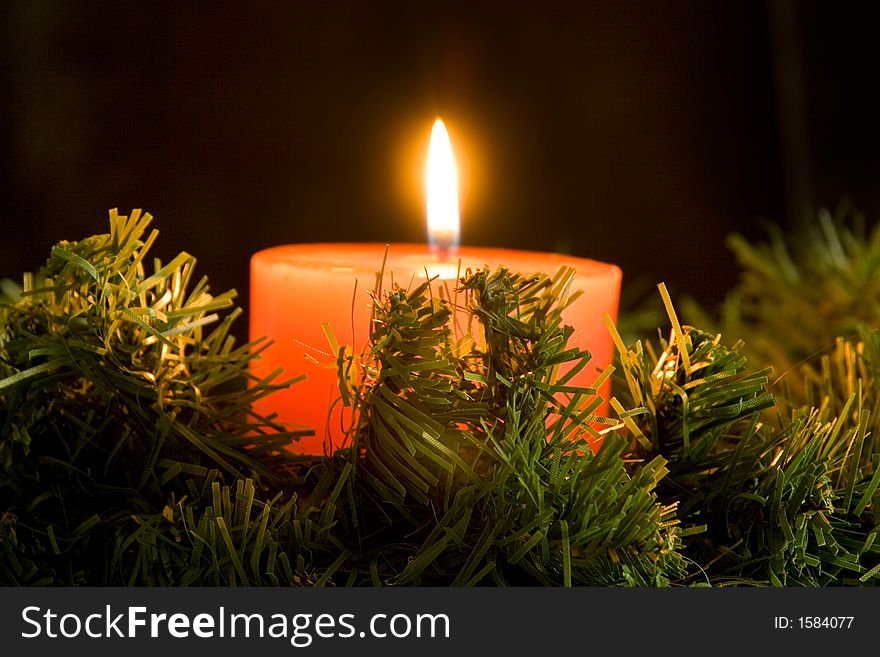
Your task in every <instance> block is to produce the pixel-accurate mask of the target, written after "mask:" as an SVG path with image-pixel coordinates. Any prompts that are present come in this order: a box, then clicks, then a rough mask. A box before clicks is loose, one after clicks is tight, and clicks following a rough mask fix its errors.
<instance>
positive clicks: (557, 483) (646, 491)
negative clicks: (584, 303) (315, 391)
mask: <svg viewBox="0 0 880 657" xmlns="http://www.w3.org/2000/svg"><path fill="white" fill-rule="evenodd" d="M150 219H151V218H150V216H149V215H141V213H140V212H139V211H134V212H133V213H132V215H131V216H130V217H123V216H119V215H117V214H116V213H115V212H111V217H110V232H109V233H108V234H104V235H95V236H92V237H88V238H86V239H83V240H80V241H78V242H61V243H59V244H58V245H56V246H55V247H54V248H53V249H52V252H51V255H50V257H49V259H48V260H47V262H46V265H45V266H44V267H43V268H42V269H41V270H40V271H39V272H38V273H37V274H36V275H26V276H25V277H24V286H23V288H21V289H19V288H17V287H16V286H14V285H12V284H10V283H9V282H8V281H4V284H3V287H2V291H3V293H4V295H5V300H4V301H3V303H2V306H0V313H2V314H0V514H2V515H0V583H2V584H6V585H38V584H67V585H70V584H74V585H75V584H81V585H99V584H102V585H168V586H190V585H222V586H227V585H244V586H248V585H272V586H276V585H280V586H290V585H294V586H296V585H300V586H324V585H360V584H367V585H377V586H380V585H459V586H462V585H464V586H473V585H484V584H486V585H524V584H525V585H535V584H538V585H550V586H569V585H598V586H668V585H676V586H678V585H702V584H709V585H758V586H764V585H773V586H829V585H847V586H857V585H869V584H874V583H876V582H877V579H878V576H880V545H876V543H877V541H876V540H875V539H876V537H877V532H878V520H880V517H878V516H880V507H878V498H880V449H878V448H880V445H878V438H877V436H878V429H880V427H878V426H877V425H878V422H880V412H878V411H880V409H878V408H877V406H878V404H880V401H878V392H877V384H876V383H875V381H876V378H877V375H878V372H880V338H878V335H877V333H876V331H875V328H876V326H877V321H878V317H877V312H878V311H877V307H876V306H877V300H876V299H875V298H874V296H876V293H877V289H880V288H878V286H877V285H876V280H877V279H876V276H877V275H876V273H875V272H876V271H877V265H878V263H880V246H878V245H880V231H872V232H870V233H867V232H865V231H864V229H862V228H858V227H857V225H856V227H851V226H850V224H848V223H846V222H845V221H844V220H843V219H842V218H839V219H837V220H834V219H831V218H830V217H829V216H827V215H823V216H822V217H820V221H819V224H818V231H817V232H816V233H815V234H814V235H813V236H812V237H811V238H809V239H807V240H806V241H802V242H798V241H797V240H794V239H793V238H791V237H788V236H783V235H781V234H777V235H774V236H773V237H772V241H771V243H770V245H768V246H764V245H757V246H752V245H749V244H748V243H746V242H745V241H743V240H740V239H737V238H733V241H732V244H733V246H734V248H735V249H736V251H737V253H738V255H739V257H740V261H741V263H742V264H743V267H744V272H743V277H742V281H741V283H740V285H739V286H738V287H737V288H736V289H734V290H733V291H732V292H731V296H730V298H729V300H728V302H727V303H726V305H725V311H724V312H723V313H722V319H720V320H718V321H716V320H714V318H712V317H710V316H709V314H708V313H705V312H704V311H701V310H700V309H698V308H696V307H693V306H690V307H688V308H686V311H687V312H686V315H687V316H689V317H697V318H699V322H696V323H698V324H699V325H700V326H702V327H703V330H701V329H697V328H694V327H692V326H687V325H682V324H681V323H680V322H679V319H678V315H677V313H676V311H675V310H674V308H673V306H672V302H671V300H670V298H669V295H668V294H667V293H666V291H665V288H664V287H663V286H661V297H662V300H663V303H664V306H665V307H666V311H667V315H668V318H669V322H670V324H671V327H672V328H671V331H670V333H669V337H668V338H667V339H664V338H661V337H658V339H655V340H630V339H629V337H627V340H626V341H624V339H623V338H622V337H621V336H620V334H619V333H618V330H617V328H616V327H615V326H613V325H611V323H610V322H609V330H610V331H611V332H612V336H613V337H614V339H615V343H616V344H617V348H618V352H619V367H618V371H617V372H616V375H617V379H618V381H617V383H618V385H617V387H616V388H615V390H616V392H617V398H615V399H612V400H611V401H610V406H611V408H612V409H613V413H612V414H613V416H614V417H613V418H605V417H601V416H600V415H599V414H598V413H597V410H598V409H599V408H600V406H601V404H602V400H601V399H599V397H598V395H597V393H596V390H597V389H598V387H599V386H600V385H601V383H602V381H604V380H605V379H606V378H607V377H608V376H610V375H611V370H608V371H606V372H604V373H603V374H601V375H600V376H599V377H598V379H597V381H596V382H595V384H594V386H593V387H590V388H583V387H577V386H573V385H571V383H570V382H571V377H572V376H573V375H574V373H575V372H577V371H579V370H581V369H582V368H584V367H585V366H587V363H588V362H589V358H590V356H589V354H588V353H586V352H584V351H582V350H579V349H575V348H572V347H571V346H569V344H568V343H569V338H570V336H571V332H572V329H571V328H570V327H568V326H565V325H564V323H563V322H562V316H561V312H562V310H563V309H564V308H565V306H566V305H567V304H568V303H571V301H572V300H573V299H574V298H576V296H577V295H578V294H580V293H579V292H578V291H576V290H572V289H571V281H572V272H571V271H570V270H568V269H565V268H563V269H561V270H560V271H558V272H556V273H555V274H553V275H548V274H543V273H532V272H525V273H520V272H511V271H508V270H507V269H505V268H503V267H502V268H499V269H498V270H496V271H491V270H488V269H484V270H478V271H468V272H466V274H465V275H464V277H463V278H462V280H461V281H460V286H459V289H458V290H457V291H456V292H455V296H454V297H453V298H452V299H450V298H448V296H447V295H444V294H440V293H438V291H437V290H436V289H435V287H434V286H433V285H432V282H431V281H423V282H416V283H414V284H412V285H411V286H410V287H409V288H404V287H401V286H391V287H390V288H389V289H386V288H385V287H384V280H383V272H381V271H380V272H379V274H378V275H377V281H376V285H375V288H374V290H373V317H372V321H371V346H370V348H369V349H368V350H367V351H366V352H365V353H363V354H354V353H352V352H351V350H350V349H349V348H347V347H345V346H340V345H337V344H335V342H334V340H333V338H332V332H330V336H331V348H332V349H333V351H334V353H336V354H337V356H338V361H337V365H338V373H339V389H340V403H344V404H347V405H351V406H353V407H354V411H355V412H354V413H353V414H352V417H353V418H355V421H354V424H353V425H352V426H351V427H350V429H349V433H348V441H347V444H346V446H345V447H344V448H343V449H340V450H338V451H337V452H336V453H334V454H333V455H331V456H328V457H296V456H292V455H291V454H290V453H289V452H288V451H287V450H285V449H283V448H284V446H285V445H287V444H289V443H290V442H291V441H292V440H296V438H297V436H298V435H299V434H298V433H296V432H285V431H283V429H282V427H281V426H279V425H277V424H276V423H275V422H274V420H273V418H271V417H268V418H267V417H261V416H259V415H257V414H255V413H254V412H253V410H252V402H253V401H254V400H255V399H257V398H259V397H261V396H263V395H266V394H270V393H271V392H272V391H274V390H276V389H278V388H279V387H281V386H286V385H290V384H291V383H294V382H295V379H293V380H290V381H282V380H279V377H280V373H277V372H276V373H273V375H271V376H270V377H268V378H266V379H264V380H259V381H258V380H254V379H253V376H252V375H251V374H250V370H249V369H248V364H249V362H250V361H251V360H252V359H254V358H258V357H259V354H260V351H261V350H262V348H264V346H265V345H264V344H263V343H262V342H257V343H252V344H247V345H242V346H236V345H235V344H234V340H233V339H232V337H231V336H230V333H229V329H230V325H231V323H232V322H233V321H234V320H235V318H236V317H237V316H238V314H239V313H240V311H239V310H237V309H235V308H234V305H233V303H234V302H233V299H234V296H235V293H234V291H230V292H227V293H224V294H220V295H217V296H214V295H212V294H211V293H210V292H209V289H208V285H207V280H206V279H204V278H202V279H201V280H199V281H198V282H195V284H193V282H194V281H195V278H194V276H193V270H194V266H195V260H194V259H193V258H192V257H191V256H189V255H188V254H185V253H182V254H180V255H179V256H178V257H177V258H175V259H173V260H172V261H171V262H169V263H168V264H164V265H163V263H160V262H155V263H153V267H152V269H151V272H150V273H147V268H146V265H145V263H146V262H147V261H146V256H147V252H148V251H149V249H150V247H151V246H152V244H153V242H154V241H155V239H156V236H157V233H156V231H152V232H150V233H147V227H148V224H149V222H150ZM851 223H852V222H851ZM456 307H460V308H465V309H466V313H465V314H464V315H462V313H459V314H458V316H459V318H460V317H461V316H465V317H467V318H469V319H468V320H466V322H465V323H466V324H467V325H466V326H460V325H459V326H456V327H453V326H452V324H451V322H450V320H451V319H452V318H453V316H454V312H453V311H454V309H455V308H456ZM730 337H734V338H741V339H742V340H740V341H737V342H731V341H729V340H728V338H730ZM771 370H772V371H771ZM294 374H295V373H294Z"/></svg>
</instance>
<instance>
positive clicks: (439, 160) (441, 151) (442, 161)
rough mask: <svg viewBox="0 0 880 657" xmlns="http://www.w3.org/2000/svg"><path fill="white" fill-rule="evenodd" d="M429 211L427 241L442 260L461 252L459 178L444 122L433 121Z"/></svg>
mask: <svg viewBox="0 0 880 657" xmlns="http://www.w3.org/2000/svg"><path fill="white" fill-rule="evenodd" d="M425 196H426V199H427V207H428V241H429V242H430V244H431V247H432V248H433V249H434V250H435V251H436V253H437V255H438V256H439V257H440V259H441V260H443V259H445V258H446V257H448V256H449V255H450V254H451V253H452V254H454V253H455V250H456V249H457V248H458V242H459V236H460V234H461V230H460V227H459V217H458V175H457V173H456V170H455V157H454V156H453V154H452V144H451V143H450V141H449V133H448V132H446V126H445V125H443V121H441V120H440V119H437V120H436V121H434V127H433V128H432V129H431V143H430V145H429V146H428V166H427V167H426V169H425Z"/></svg>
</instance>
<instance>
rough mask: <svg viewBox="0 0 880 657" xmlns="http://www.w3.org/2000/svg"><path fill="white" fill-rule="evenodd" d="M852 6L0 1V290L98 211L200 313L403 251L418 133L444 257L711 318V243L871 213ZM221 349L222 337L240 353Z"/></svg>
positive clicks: (871, 164) (861, 19)
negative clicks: (208, 303) (441, 184)
mask: <svg viewBox="0 0 880 657" xmlns="http://www.w3.org/2000/svg"><path fill="white" fill-rule="evenodd" d="M878 7H880V5H878V3H865V4H854V3H828V2H816V3H812V2H798V3H795V2H793V1H792V0H778V1H777V0H770V1H737V2H729V3H707V2H702V1H698V2H680V1H679V2H663V3H660V2H656V3H655V2H639V3H636V2H631V3H624V2H619V1H614V0H604V1H600V2H561V1H560V2H551V1H547V0H545V1H534V2H514V3H512V2H468V3H461V4H458V3H444V2H439V1H436V2H415V1H410V2H366V1H363V2H352V1H344V2H248V3H245V2H236V3H232V2H180V1H178V2H144V3H137V4H135V3H120V2H119V1H118V0H116V1H114V2H103V1H87V2H80V3H72V2H64V3H62V2H57V3H56V2H40V1H36V0H28V1H22V2H12V3H6V4H5V5H3V17H2V18H3V20H2V28H0V29H2V30H3V32H2V37H3V38H2V43H3V45H2V48H3V52H2V60H3V63H2V65H0V66H2V79H0V82H2V86H3V104H2V112H3V114H2V133H0V139H2V141H0V145H2V152H0V167H2V171H0V173H2V177H3V182H4V183H5V184H4V185H3V189H4V190H5V191H4V192H3V193H2V205H0V226H2V230H0V275H5V276H13V277H16V278H17V277H18V276H19V275H20V272H21V271H22V270H25V269H33V268H35V267H38V266H39V265H40V263H41V262H42V261H43V260H44V258H45V257H46V255H47V254H48V250H49V248H50V246H51V245H52V244H53V243H54V242H56V241H57V240H59V239H63V238H66V239H76V238H78V237H81V236H84V235H86V234H91V233H94V232H103V231H104V230H105V227H106V212H107V210H108V208H111V207H119V208H120V211H122V212H127V211H128V210H129V209H131V208H132V207H141V208H144V209H146V210H148V211H150V212H152V213H153V214H154V215H155V216H156V220H155V223H154V226H155V227H157V228H159V229H160V231H161V236H160V239H159V243H158V251H159V253H160V254H162V255H164V256H166V257H167V256H169V255H172V254H173V253H176V252H177V251H179V250H187V251H189V252H191V253H193V254H195V255H196V256H198V257H199V260H200V269H201V271H202V272H203V273H207V274H208V275H209V276H210V277H211V279H212V281H213V287H214V289H215V291H220V290H223V289H226V288H228V287H236V288H238V290H239V291H240V292H241V293H242V301H243V303H244V304H245V305H246V303H247V280H248V276H247V268H248V258H249V255H250V254H251V253H252V252H254V251H256V250H258V249H260V248H263V247H267V246H270V245H274V244H280V243H286V242H311V241H340V240H352V241H392V242H393V241H423V240H424V228H423V224H424V210H423V201H422V196H421V194H422V192H421V187H420V185H421V176H422V169H423V165H424V155H425V148H426V145H427V137H428V134H429V131H430V126H431V122H432V121H433V119H434V118H435V117H436V116H438V115H440V116H442V117H443V118H444V119H445V120H446V123H447V125H448V127H449V130H450V134H451V137H452V140H453V145H454V147H455V149H456V151H457V154H458V156H459V160H460V173H461V176H462V183H461V184H462V214H463V240H464V242H465V243H467V244H472V245H493V246H501V247H512V248H530V249H538V250H560V251H567V252H571V253H574V254H576V255H580V256H586V257H592V258H596V259H603V260H608V261H612V262H616V263H618V264H620V265H621V267H622V268H623V270H624V275H625V283H631V282H633V281H635V280H637V279H638V278H640V277H643V278H645V279H646V280H648V281H650V282H651V283H655V282H657V281H660V280H665V281H667V282H668V283H669V284H670V285H671V286H672V287H673V289H677V290H682V291H685V290H686V291H688V292H690V293H692V294H693V295H695V296H696V297H697V298H698V299H700V300H702V301H704V302H706V303H712V302H714V301H715V300H717V299H719V298H720V296H721V294H722V293H723V291H724V290H725V289H726V288H727V287H729V286H730V284H731V283H732V282H733V280H734V277H735V265H734V262H733V259H732V257H731V256H730V254H729V253H728V252H727V250H726V249H725V247H724V246H723V238H724V236H725V235H726V234H728V233H729V232H731V231H733V230H737V231H740V232H743V233H745V234H747V235H748V236H752V237H754V236H758V235H760V230H759V228H758V226H759V223H760V220H761V219H764V220H769V221H776V222H780V223H788V224H789V225H790V226H792V227H794V229H795V230H796V229H797V222H798V220H799V219H800V218H801V217H802V216H804V213H805V212H808V211H809V209H810V208H811V207H814V206H816V205H821V204H836V203H837V201H838V200H839V199H840V198H841V197H843V196H845V195H846V196H850V197H852V198H853V199H854V200H855V202H856V203H857V204H858V205H859V206H860V207H861V208H862V209H864V210H865V211H866V212H867V213H868V215H869V217H872V216H877V215H878V211H880V189H878V187H877V176H878V173H880V166H878V159H877V157H878V153H880V127H878V126H880V117H878V108H877V103H876V96H875V94H876V87H877V80H878V70H877V68H878V67H877V64H878V50H877V47H876V34H877V30H878V27H880V9H878ZM245 329H246V327H245V326H244V324H242V325H241V326H240V327H239V332H240V333H243V332H244V331H245Z"/></svg>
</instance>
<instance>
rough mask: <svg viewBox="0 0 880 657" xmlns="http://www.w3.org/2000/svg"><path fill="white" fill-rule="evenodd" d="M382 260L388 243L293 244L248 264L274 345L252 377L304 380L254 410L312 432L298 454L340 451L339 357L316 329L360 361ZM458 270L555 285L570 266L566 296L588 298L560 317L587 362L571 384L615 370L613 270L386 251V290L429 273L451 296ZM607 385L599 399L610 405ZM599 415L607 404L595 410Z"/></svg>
mask: <svg viewBox="0 0 880 657" xmlns="http://www.w3.org/2000/svg"><path fill="white" fill-rule="evenodd" d="M384 254H385V245H384V244H368V243H366V244H345V243H340V244H293V245H286V246H277V247H273V248H270V249H266V250H264V251H260V252H258V253H256V254H254V256H253V257H252V259H251V295H250V339H251V340H255V339H257V338H260V337H263V336H266V337H268V338H270V339H271V340H272V341H273V344H272V345H271V346H269V347H268V348H267V349H266V350H265V351H264V352H263V353H262V354H261V357H260V358H259V359H256V360H255V361H252V365H253V367H252V372H253V374H255V375H256V376H260V377H262V376H265V375H267V374H269V373H270V372H271V371H272V370H273V369H275V368H277V367H279V366H281V367H283V368H284V375H283V376H284V377H285V378H290V377H293V376H296V375H299V374H305V375H306V380H305V381H301V382H299V383H296V384H294V385H293V386H291V387H290V388H288V389H286V390H280V391H278V392H275V393H273V394H271V395H269V396H268V397H265V398H263V399H262V400H259V401H258V402H257V404H256V408H255V410H256V411H257V412H258V413H260V414H262V415H270V414H272V413H274V414H276V415H277V417H276V419H277V420H278V421H280V422H283V423H285V424H290V425H291V427H290V428H310V429H314V430H315V436H309V437H305V438H302V439H301V440H300V441H299V442H298V443H296V445H294V446H293V447H292V449H293V450H294V451H297V452H302V453H304V454H321V453H324V452H325V451H332V449H334V448H336V447H339V446H340V444H341V443H342V440H343V438H344V436H343V435H342V430H341V428H340V427H341V425H340V421H341V419H342V416H341V415H340V413H341V409H340V405H339V404H337V405H336V407H335V408H334V411H333V414H332V415H331V416H328V413H329V411H330V406H331V404H332V403H333V401H335V400H336V399H337V398H338V397H339V389H338V384H337V376H336V369H335V366H334V365H335V362H336V354H331V353H330V347H329V343H328V341H327V337H326V335H325V334H324V331H323V329H322V327H321V325H322V323H324V322H329V324H330V327H331V328H332V330H333V333H334V335H335V336H336V339H337V341H338V342H339V344H340V345H351V346H353V347H354V351H355V353H356V354H360V353H362V351H363V348H364V347H365V346H366V345H367V344H368V342H369V323H370V309H371V303H372V301H371V297H370V294H369V292H370V291H371V290H372V289H373V288H374V286H375V276H376V272H377V271H379V269H381V267H382V259H383V257H384ZM459 261H460V262H461V270H460V271H461V274H462V275H463V274H464V272H465V271H466V269H467V268H468V267H471V268H473V269H479V268H482V267H483V266H485V265H488V266H489V267H490V268H492V269H493V270H494V269H495V268H496V267H497V266H498V265H502V264H503V265H506V266H507V267H508V268H509V269H510V270H511V271H513V272H520V273H523V274H533V273H537V272H543V273H546V274H549V275H551V276H552V275H554V274H555V273H556V272H557V270H558V269H559V267H561V266H563V265H568V266H572V267H574V268H575V270H576V273H575V278H574V281H573V287H572V292H573V291H574V290H577V289H580V290H583V291H584V292H583V294H582V295H581V296H580V297H579V298H578V299H576V300H575V301H574V302H573V303H572V304H571V305H570V306H569V307H568V308H566V309H565V310H564V311H563V320H564V322H565V323H566V324H570V325H571V326H573V327H574V329H575V332H574V334H573V335H572V337H571V339H570V340H569V346H575V347H579V348H581V349H586V350H588V351H589V352H590V353H591V354H592V358H591V360H590V362H589V363H588V364H587V366H586V367H585V368H584V369H583V370H581V372H579V373H578V374H577V375H576V376H575V377H574V378H573V379H572V380H571V381H570V382H569V384H568V385H579V386H590V385H592V383H593V381H594V380H595V378H596V376H597V375H598V374H599V372H601V371H602V370H603V369H604V368H605V367H607V366H608V365H609V364H611V360H612V357H613V345H612V341H611V337H610V336H609V334H608V330H607V328H606V326H605V324H604V322H603V320H602V314H603V313H606V312H607V313H609V314H610V315H611V317H612V318H613V319H616V317H617V307H618V301H619V296H620V281H621V271H620V269H619V268H618V267H616V266H615V265H610V264H605V263H601V262H596V261H593V260H587V259H583V258H575V257H571V256H564V255H558V254H553V253H537V252H531V251H514V250H509V249H487V248H477V247H461V248H459V249H458V250H457V252H456V253H455V255H454V256H452V257H450V258H449V260H448V261H447V262H444V263H440V262H439V261H438V260H437V258H436V257H435V256H434V255H432V254H431V253H430V252H429V250H428V247H427V246H426V245H424V244H418V245H416V244H392V245H390V247H389V251H388V261H387V263H386V265H385V277H384V279H383V282H382V285H383V288H385V289H388V288H390V287H391V284H392V281H394V282H396V283H400V284H401V285H403V286H404V287H410V284H411V283H413V284H418V283H421V282H422V281H424V280H425V277H426V270H427V274H428V275H430V276H431V277H433V276H435V275H437V276H439V279H438V281H435V285H436V284H438V283H439V284H444V282H445V285H446V286H447V287H448V289H449V290H450V291H451V292H452V291H454V288H455V284H456V275H457V273H458V271H459ZM356 281H357V288H356V289H355V282H356ZM306 354H309V355H310V356H312V357H314V358H315V359H317V360H318V361H319V363H320V365H318V364H315V363H314V362H312V361H311V360H309V359H308V358H307V357H306ZM322 365H323V366H325V367H322ZM327 365H331V367H326V366H327ZM608 385H609V384H607V383H606V386H605V387H604V389H603V390H602V392H603V393H604V394H603V396H604V397H606V398H607V393H608ZM604 409H605V406H604V405H603V406H602V407H600V409H599V411H600V412H603V411H604ZM328 417H329V421H328ZM347 417H348V416H347V415H346V419H347ZM331 445H332V447H331Z"/></svg>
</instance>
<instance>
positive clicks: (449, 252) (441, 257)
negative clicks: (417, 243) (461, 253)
mask: <svg viewBox="0 0 880 657" xmlns="http://www.w3.org/2000/svg"><path fill="white" fill-rule="evenodd" d="M431 251H432V252H433V253H434V255H435V256H436V257H437V261H438V262H441V263H446V262H449V261H450V260H452V259H454V258H455V254H456V253H457V252H458V245H457V244H456V243H455V241H454V240H453V239H451V238H449V239H440V238H435V239H433V240H431Z"/></svg>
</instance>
